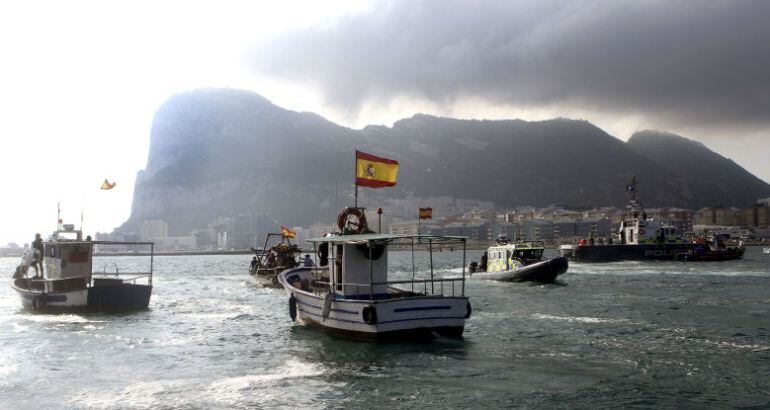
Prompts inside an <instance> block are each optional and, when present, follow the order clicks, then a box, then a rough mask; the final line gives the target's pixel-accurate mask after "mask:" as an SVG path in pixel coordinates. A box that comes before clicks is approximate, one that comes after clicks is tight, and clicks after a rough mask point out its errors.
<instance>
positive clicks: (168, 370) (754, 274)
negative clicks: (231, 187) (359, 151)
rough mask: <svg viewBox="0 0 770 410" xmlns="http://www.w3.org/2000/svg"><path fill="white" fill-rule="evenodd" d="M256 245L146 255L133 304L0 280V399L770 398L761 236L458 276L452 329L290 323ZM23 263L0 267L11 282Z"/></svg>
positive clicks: (277, 402)
mask: <svg viewBox="0 0 770 410" xmlns="http://www.w3.org/2000/svg"><path fill="white" fill-rule="evenodd" d="M479 255H480V252H479V251H473V252H468V259H467V260H466V264H467V262H469V261H470V260H471V259H476V260H477V259H478V257H479ZM388 256H389V259H390V263H391V266H392V267H393V268H394V269H395V270H397V271H398V273H397V275H396V276H397V277H398V278H401V279H406V278H410V277H412V276H413V275H414V276H415V277H417V278H424V277H429V275H430V271H429V270H428V269H427V265H426V262H427V254H426V253H425V252H417V253H416V254H415V255H414V260H415V268H414V270H413V269H412V258H413V256H412V253H411V252H401V251H399V252H390V253H389V255H388ZM434 256H435V269H434V272H433V274H434V275H435V276H436V277H457V276H459V275H462V269H461V266H462V261H463V259H462V252H460V251H457V250H455V251H454V252H449V251H444V252H439V253H435V254H434ZM250 259H251V256H249V255H230V256H159V257H156V258H155V266H154V267H155V276H154V285H155V288H154V291H153V296H152V300H151V302H150V308H149V309H148V310H147V311H143V312H138V313H132V314H121V315H104V314H59V315H47V314H36V313H30V312H26V311H23V310H21V308H20V301H19V298H18V296H17V295H16V294H15V293H14V292H13V291H12V290H11V288H10V286H8V284H7V283H8V282H6V285H3V286H0V407H2V408H11V409H19V408H185V409H188V408H223V407H257V408H274V407H287V408H327V407H334V408H340V407H343V408H399V407H403V408H500V407H509V406H519V407H548V408H551V407H561V408H576V407H577V408H581V407H596V406H600V407H677V408H678V407H706V406H707V407H740V406H756V407H765V408H767V407H770V255H765V254H762V253H761V249H759V248H752V249H749V251H748V252H747V254H746V256H745V258H744V259H743V260H740V261H729V262H708V263H684V262H647V263H641V262H623V263H609V264H571V265H570V268H569V270H568V271H567V273H566V274H564V275H562V276H560V277H559V280H558V283H556V284H552V285H534V284H527V283H501V282H492V281H481V280H474V279H470V280H469V281H468V282H467V283H466V288H465V293H466V294H467V295H468V296H470V300H471V303H472V305H473V316H472V317H471V318H470V319H469V320H468V322H467V324H466V328H465V334H464V337H463V338H462V339H437V340H434V341H433V342H430V343H370V342H357V341H349V340H346V339H344V338H341V337H338V336H335V335H331V334H327V333H325V332H321V331H318V330H317V329H312V328H306V327H304V326H301V325H298V324H296V323H293V322H292V321H291V319H290V318H289V311H288V303H287V300H288V295H287V294H286V293H285V291H283V290H282V289H272V288H266V287H263V286H262V285H261V284H260V283H258V282H256V281H255V280H254V279H252V278H251V277H250V276H249V275H248V273H247V269H248V265H249V262H250ZM138 260H139V257H115V258H101V259H100V260H97V262H96V265H97V266H96V268H95V269H96V270H98V269H100V268H99V266H100V264H101V265H108V267H107V268H106V269H110V268H109V266H112V265H110V264H115V265H132V264H138V263H139V262H138ZM17 262H18V261H17V258H2V259H0V272H3V273H6V274H7V278H8V279H9V280H10V275H11V273H12V272H13V268H14V266H15V265H16V263H17ZM445 290H446V291H450V289H445ZM459 290H460V289H456V291H459Z"/></svg>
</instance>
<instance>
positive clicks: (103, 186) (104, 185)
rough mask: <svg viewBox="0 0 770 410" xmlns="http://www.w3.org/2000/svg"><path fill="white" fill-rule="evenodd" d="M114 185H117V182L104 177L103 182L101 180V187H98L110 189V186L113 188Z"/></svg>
mask: <svg viewBox="0 0 770 410" xmlns="http://www.w3.org/2000/svg"><path fill="white" fill-rule="evenodd" d="M115 185H117V182H110V181H108V180H106V179H105V180H104V182H102V186H101V188H99V189H103V190H107V189H112V188H115Z"/></svg>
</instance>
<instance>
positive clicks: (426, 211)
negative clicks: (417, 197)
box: [420, 207, 433, 219]
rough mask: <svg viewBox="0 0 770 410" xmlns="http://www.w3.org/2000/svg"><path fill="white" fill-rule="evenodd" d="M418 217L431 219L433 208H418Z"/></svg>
mask: <svg viewBox="0 0 770 410" xmlns="http://www.w3.org/2000/svg"><path fill="white" fill-rule="evenodd" d="M420 219H433V208H430V207H428V208H420Z"/></svg>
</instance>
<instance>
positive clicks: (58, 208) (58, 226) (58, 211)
mask: <svg viewBox="0 0 770 410" xmlns="http://www.w3.org/2000/svg"><path fill="white" fill-rule="evenodd" d="M61 222H62V220H61V202H57V203H56V230H57V231H60V230H61Z"/></svg>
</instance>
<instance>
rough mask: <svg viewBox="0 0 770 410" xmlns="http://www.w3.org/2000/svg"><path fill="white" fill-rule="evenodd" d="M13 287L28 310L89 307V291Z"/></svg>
mask: <svg viewBox="0 0 770 410" xmlns="http://www.w3.org/2000/svg"><path fill="white" fill-rule="evenodd" d="M11 287H12V288H13V290H15V291H16V292H17V293H18V294H19V296H20V297H21V305H22V307H23V308H24V309H27V310H43V309H45V310H70V309H79V308H85V307H86V306H87V305H88V289H79V290H72V291H68V292H37V291H29V290H26V289H23V288H20V287H17V286H15V284H12V285H11Z"/></svg>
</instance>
